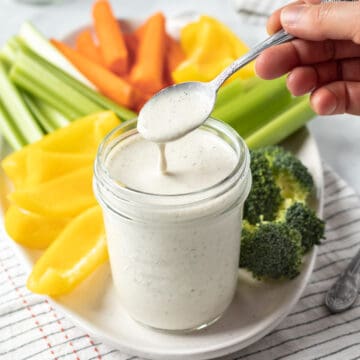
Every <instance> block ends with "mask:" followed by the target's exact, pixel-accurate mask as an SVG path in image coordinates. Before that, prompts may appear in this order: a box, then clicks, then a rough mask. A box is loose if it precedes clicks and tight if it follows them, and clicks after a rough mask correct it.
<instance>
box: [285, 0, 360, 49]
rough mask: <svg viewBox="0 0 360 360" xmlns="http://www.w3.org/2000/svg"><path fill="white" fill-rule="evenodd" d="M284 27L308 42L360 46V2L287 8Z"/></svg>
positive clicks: (302, 5)
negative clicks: (349, 42)
mask: <svg viewBox="0 0 360 360" xmlns="http://www.w3.org/2000/svg"><path fill="white" fill-rule="evenodd" d="M280 19H281V24H282V26H283V28H284V29H285V30H286V31H287V32H289V33H290V34H292V35H294V36H296V37H298V38H301V39H305V40H326V39H332V40H352V41H353V42H355V43H357V44H360V21H359V19H360V2H359V1H351V2H350V1H347V2H344V1H342V2H331V3H322V4H318V5H311V4H301V5H290V6H288V7H285V8H284V9H283V10H282V12H281V14H280Z"/></svg>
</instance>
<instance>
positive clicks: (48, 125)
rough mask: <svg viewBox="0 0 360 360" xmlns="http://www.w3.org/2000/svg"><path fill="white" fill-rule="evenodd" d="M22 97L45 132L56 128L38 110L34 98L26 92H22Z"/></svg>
mask: <svg viewBox="0 0 360 360" xmlns="http://www.w3.org/2000/svg"><path fill="white" fill-rule="evenodd" d="M23 97H24V99H25V101H26V104H27V105H28V107H29V109H30V110H31V112H32V113H33V115H34V116H35V117H36V119H37V121H38V122H39V124H40V125H41V127H42V128H43V129H44V131H45V132H46V133H51V132H53V131H54V130H55V129H56V128H55V127H54V126H53V125H52V124H51V123H50V122H49V120H48V119H47V117H46V116H44V114H43V113H42V112H41V111H40V109H39V108H38V106H37V104H36V103H35V101H34V98H33V97H32V96H31V95H28V94H26V93H23Z"/></svg>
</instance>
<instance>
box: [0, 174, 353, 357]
mask: <svg viewBox="0 0 360 360" xmlns="http://www.w3.org/2000/svg"><path fill="white" fill-rule="evenodd" d="M324 175H325V209H324V217H325V219H326V221H327V230H326V240H325V241H324V243H323V244H322V245H321V246H320V248H319V255H318V258H317V263H316V267H315V270H314V273H313V275H312V277H311V280H310V283H309V284H308V286H307V288H306V290H305V292H304V294H303V296H302V298H301V299H300V301H299V303H298V304H297V306H296V307H295V308H294V309H293V312H292V313H291V314H290V315H289V316H288V317H287V318H286V319H285V320H284V321H283V322H282V323H281V324H280V325H279V326H278V327H277V328H276V329H275V330H274V331H273V332H272V333H271V334H269V335H268V336H266V337H265V338H263V339H262V340H261V341H258V342H257V343H256V344H254V345H252V346H250V347H248V348H246V349H244V350H242V351H241V352H240V353H238V354H236V355H233V356H231V357H230V359H232V360H235V359H244V360H275V359H277V360H279V359H289V360H297V359H327V360H328V359H329V360H330V359H334V360H335V359H340V358H341V359H346V360H350V359H360V340H359V339H360V298H359V299H358V301H357V302H356V303H355V305H354V307H353V308H352V309H351V310H349V311H347V312H345V313H343V314H338V315H330V314H329V312H328V311H327V309H326V307H325V306H324V296H325V293H326V291H327V290H328V289H329V287H330V286H331V284H332V283H333V282H334V281H335V279H336V278H337V276H338V275H339V273H340V272H341V271H342V270H343V269H344V268H345V267H346V265H347V264H348V262H349V261H350V259H351V257H352V256H353V255H354V254H355V253H356V251H357V250H358V247H359V238H360V199H359V197H358V196H357V195H356V194H355V192H354V191H353V190H352V189H351V188H350V187H349V186H348V185H347V184H346V183H345V182H344V181H343V180H342V179H341V178H339V177H338V176H337V175H336V174H335V173H334V172H333V171H332V170H330V169H329V168H325V172H324ZM4 237H5V233H4V230H3V228H2V226H0V359H1V360H30V359H32V360H49V359H58V360H60V359H63V360H75V359H76V360H79V359H80V360H83V359H84V360H85V359H86V360H95V359H105V358H106V359H109V360H110V359H114V360H125V359H126V360H130V359H137V358H136V357H131V356H128V355H126V354H123V353H121V352H119V351H118V350H116V349H113V348H111V347H109V346H107V345H106V344H103V343H101V342H98V341H97V340H95V339H93V338H92V337H90V336H89V335H88V334H86V333H85V332H84V331H83V330H81V329H79V328H78V327H76V326H75V325H74V324H73V323H72V322H71V321H70V320H69V319H68V318H67V317H66V316H64V315H63V314H62V313H61V312H60V311H58V310H56V309H55V308H53V306H52V305H51V304H50V303H49V302H48V301H47V300H46V299H44V298H43V297H41V296H37V295H34V294H32V293H30V292H29V291H28V290H27V289H26V287H25V281H26V275H25V272H24V270H23V268H22V265H21V263H20V261H19V259H18V258H17V256H16V255H15V254H14V252H13V250H12V248H11V247H9V245H8V244H7V243H6V242H5V241H4Z"/></svg>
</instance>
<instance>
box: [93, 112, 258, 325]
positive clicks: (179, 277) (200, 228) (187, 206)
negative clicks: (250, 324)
mask: <svg viewBox="0 0 360 360" xmlns="http://www.w3.org/2000/svg"><path fill="white" fill-rule="evenodd" d="M202 129H203V130H205V131H209V132H212V133H213V134H216V135H217V136H219V137H220V138H221V139H222V140H223V141H226V142H227V143H228V144H229V145H230V146H231V147H232V149H233V150H234V152H235V154H236V156H237V163H236V166H235V168H234V169H233V171H232V172H231V173H230V174H229V175H228V176H227V177H226V178H225V179H224V180H222V181H221V182H219V183H217V184H215V185H214V186H212V187H210V188H207V189H204V190H201V191H197V192H192V193H187V194H181V195H157V194H149V193H144V192H141V191H137V190H134V189H131V188H129V187H126V186H125V185H123V184H121V183H119V182H117V181H116V180H114V179H112V178H111V177H110V175H109V171H108V169H107V159H108V158H109V156H111V154H113V153H114V151H116V149H117V145H118V144H120V143H121V142H122V141H124V140H125V139H128V138H129V137H131V136H134V135H136V134H137V130H136V120H132V121H130V122H126V123H124V124H122V125H121V126H119V127H118V128H116V129H115V130H113V131H112V132H111V133H110V134H108V136H107V137H106V138H105V140H104V141H103V143H102V145H101V146H100V148H99V151H98V155H97V158H96V162H95V176H94V190H95V194H96V197H97V199H98V201H99V203H100V204H101V206H102V209H103V214H104V221H105V228H106V235H107V242H108V249H109V256H110V264H111V270H112V276H113V281H114V284H115V287H116V288H117V291H118V294H119V303H120V304H121V305H122V306H124V308H125V309H126V310H127V311H128V313H129V314H130V316H131V317H132V318H134V319H135V320H137V321H138V322H140V323H142V324H145V325H148V326H151V327H154V328H157V329H162V330H171V331H186V330H194V329H199V328H203V327H206V326H207V325H209V324H211V323H213V322H214V321H216V320H217V319H218V318H220V316H221V315H222V314H223V313H224V312H225V310H226V309H227V307H228V306H229V305H230V303H231V301H232V299H233V297H234V294H235V291H236V287H237V278H238V264H239V254H240V235H241V223H242V211H243V204H244V201H245V199H246V197H247V195H248V193H249V191H250V187H251V174H250V169H249V164H250V157H249V151H248V149H247V146H246V144H245V143H244V141H243V140H242V139H241V138H240V137H239V136H238V134H237V133H236V132H235V131H234V130H233V129H232V128H231V127H229V126H228V125H226V124H224V123H222V122H220V121H217V120H214V119H209V120H207V121H206V123H205V124H204V125H203V126H202Z"/></svg>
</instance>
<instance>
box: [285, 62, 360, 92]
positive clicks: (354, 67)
mask: <svg viewBox="0 0 360 360" xmlns="http://www.w3.org/2000/svg"><path fill="white" fill-rule="evenodd" d="M335 81H360V60H354V59H351V60H343V61H338V62H336V61H332V62H327V63H322V64H318V65H314V66H302V67H298V68H296V69H294V70H293V71H292V72H291V73H290V75H289V76H288V79H287V86H288V88H289V90H290V92H291V93H292V94H293V95H295V96H301V95H304V94H307V93H309V92H311V91H313V90H314V89H315V88H319V87H321V86H323V85H324V84H328V83H331V82H335Z"/></svg>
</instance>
